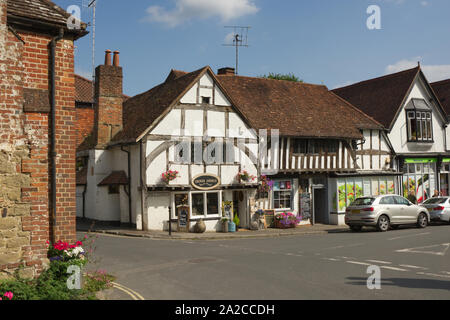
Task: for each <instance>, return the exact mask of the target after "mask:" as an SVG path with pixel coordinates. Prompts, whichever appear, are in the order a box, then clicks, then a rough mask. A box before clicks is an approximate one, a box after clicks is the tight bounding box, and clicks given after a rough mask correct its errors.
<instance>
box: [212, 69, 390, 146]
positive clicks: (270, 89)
mask: <svg viewBox="0 0 450 320" xmlns="http://www.w3.org/2000/svg"><path fill="white" fill-rule="evenodd" d="M217 78H218V79H219V82H220V83H221V84H222V85H223V87H224V88H225V89H226V92H227V93H228V94H229V95H230V96H231V97H232V98H233V100H234V102H235V104H236V107H237V108H238V109H239V110H240V111H241V112H242V113H243V114H244V115H245V117H246V118H247V119H249V121H250V123H251V125H252V126H253V128H255V129H279V130H280V134H281V135H283V136H296V137H317V138H360V137H361V132H360V129H381V128H382V125H381V124H379V123H378V122H377V121H375V120H374V119H372V118H370V117H369V116H367V115H365V114H364V113H362V112H361V111H360V110H358V109H357V108H355V107H354V106H352V105H351V104H350V103H348V102H347V101H345V100H343V99H341V98H340V97H338V96H336V95H335V94H333V93H332V92H330V91H329V90H328V88H327V87H326V86H323V85H313V84H306V83H298V82H292V81H283V80H272V79H265V78H253V77H243V76H236V75H218V76H217Z"/></svg>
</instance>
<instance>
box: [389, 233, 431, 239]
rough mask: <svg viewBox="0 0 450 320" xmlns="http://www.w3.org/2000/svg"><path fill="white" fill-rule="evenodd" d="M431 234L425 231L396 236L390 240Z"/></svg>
mask: <svg viewBox="0 0 450 320" xmlns="http://www.w3.org/2000/svg"><path fill="white" fill-rule="evenodd" d="M427 234H430V233H429V232H424V233H417V234H410V235H407V236H400V237H395V238H390V239H388V240H398V239H404V238H410V237H417V236H424V235H427Z"/></svg>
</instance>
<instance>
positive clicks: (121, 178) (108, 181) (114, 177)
mask: <svg viewBox="0 0 450 320" xmlns="http://www.w3.org/2000/svg"><path fill="white" fill-rule="evenodd" d="M113 184H121V185H126V184H128V178H127V174H126V173H125V171H113V172H112V173H111V174H110V175H109V176H107V177H106V178H105V179H103V180H102V182H100V183H99V184H98V185H99V186H109V185H113Z"/></svg>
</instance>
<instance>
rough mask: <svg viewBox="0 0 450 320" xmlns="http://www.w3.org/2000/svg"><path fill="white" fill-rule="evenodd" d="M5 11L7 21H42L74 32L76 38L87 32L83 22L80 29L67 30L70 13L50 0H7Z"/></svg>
mask: <svg viewBox="0 0 450 320" xmlns="http://www.w3.org/2000/svg"><path fill="white" fill-rule="evenodd" d="M7 13H8V21H10V20H14V21H16V22H18V21H20V20H24V19H27V20H32V21H35V22H42V23H45V24H49V25H53V26H54V27H56V28H63V29H65V30H66V31H68V32H69V33H73V34H76V38H78V37H80V36H83V35H85V34H87V31H86V27H87V25H86V24H85V23H83V22H81V24H80V29H78V30H69V29H68V27H67V20H68V18H69V17H70V16H71V15H70V14H69V13H68V12H66V11H65V10H64V9H62V8H60V7H59V6H57V5H56V4H54V3H53V2H52V1H50V0H7Z"/></svg>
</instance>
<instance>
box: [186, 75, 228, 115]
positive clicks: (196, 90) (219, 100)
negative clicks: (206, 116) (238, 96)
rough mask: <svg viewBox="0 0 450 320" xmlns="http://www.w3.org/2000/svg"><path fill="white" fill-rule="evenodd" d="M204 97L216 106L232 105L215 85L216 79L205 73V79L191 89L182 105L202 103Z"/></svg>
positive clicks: (201, 79)
mask: <svg viewBox="0 0 450 320" xmlns="http://www.w3.org/2000/svg"><path fill="white" fill-rule="evenodd" d="M199 86H200V87H199ZM202 97H205V98H210V101H211V104H213V105H216V106H224V107H230V106H231V103H230V102H229V101H228V99H227V98H226V97H225V94H224V93H223V92H222V90H220V88H219V87H218V86H215V85H214V79H213V78H212V77H211V76H210V75H209V74H208V73H205V74H204V75H203V77H201V78H200V80H199V81H198V82H197V83H195V84H194V85H193V86H192V88H191V89H189V91H188V92H187V93H186V94H185V95H184V96H183V97H182V98H181V99H180V103H182V104H197V103H201V102H202Z"/></svg>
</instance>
